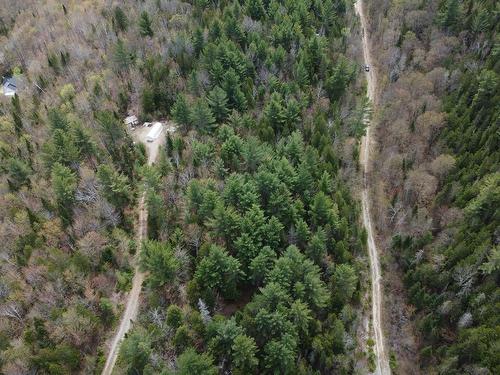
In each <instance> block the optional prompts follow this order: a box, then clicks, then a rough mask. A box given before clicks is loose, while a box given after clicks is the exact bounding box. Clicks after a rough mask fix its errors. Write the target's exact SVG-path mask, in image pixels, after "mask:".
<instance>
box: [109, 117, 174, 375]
mask: <svg viewBox="0 0 500 375" xmlns="http://www.w3.org/2000/svg"><path fill="white" fill-rule="evenodd" d="M149 129H150V128H148V127H141V128H138V129H136V130H134V132H133V133H132V137H133V138H134V140H135V141H136V142H142V143H144V144H145V145H146V150H147V154H148V164H149V165H151V164H153V163H154V161H155V160H156V156H157V155H158V150H159V149H160V145H161V144H162V143H163V141H164V140H165V135H164V134H163V133H162V134H160V136H159V137H158V138H157V139H156V140H155V141H154V142H146V135H147V133H148V132H149ZM164 130H165V129H164ZM145 201H146V196H145V193H144V194H143V195H142V196H141V198H140V199H139V206H138V209H139V221H138V223H137V229H136V230H137V233H136V235H137V243H138V244H139V246H142V241H143V240H144V239H145V238H146V237H147V223H148V210H147V207H146V203H145ZM138 254H139V252H137V255H136V262H135V263H136V264H135V267H134V278H133V279H132V289H130V292H129V294H128V296H127V304H126V306H125V311H124V312H123V315H122V318H121V320H120V325H119V326H118V329H117V330H116V333H115V336H114V337H113V341H112V342H111V346H110V348H109V352H108V357H107V359H106V364H105V365H104V368H103V370H102V375H111V374H112V373H113V368H114V367H115V363H116V360H117V358H118V353H119V351H120V344H121V342H122V340H123V338H124V337H125V335H126V334H127V332H128V331H129V330H130V328H131V326H132V322H133V321H134V320H135V318H136V317H137V312H138V311H139V297H140V295H141V289H142V283H143V281H144V273H142V272H141V271H140V270H139V262H138V259H137V258H138Z"/></svg>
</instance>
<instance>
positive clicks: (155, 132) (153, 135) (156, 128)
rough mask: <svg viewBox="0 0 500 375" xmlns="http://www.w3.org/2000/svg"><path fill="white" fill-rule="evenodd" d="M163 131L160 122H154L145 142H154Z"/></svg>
mask: <svg viewBox="0 0 500 375" xmlns="http://www.w3.org/2000/svg"><path fill="white" fill-rule="evenodd" d="M162 131H163V124H162V123H161V122H155V123H154V124H153V126H152V127H151V130H150V131H149V132H148V134H147V135H146V141H147V142H154V141H156V140H157V139H158V137H159V136H160V134H161V133H162Z"/></svg>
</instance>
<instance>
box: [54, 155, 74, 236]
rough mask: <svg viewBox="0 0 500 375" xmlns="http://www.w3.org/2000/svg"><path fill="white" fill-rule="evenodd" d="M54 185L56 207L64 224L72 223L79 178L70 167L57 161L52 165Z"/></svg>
mask: <svg viewBox="0 0 500 375" xmlns="http://www.w3.org/2000/svg"><path fill="white" fill-rule="evenodd" d="M52 187H53V189H54V195H55V201H56V208H57V212H58V214H59V216H60V217H61V220H62V222H63V224H64V225H66V226H67V225H69V224H71V221H72V217H73V204H74V202H75V192H76V187H77V179H76V176H75V174H74V173H73V172H72V171H71V169H69V168H68V167H65V166H63V165H62V164H59V163H56V164H54V166H53V167H52Z"/></svg>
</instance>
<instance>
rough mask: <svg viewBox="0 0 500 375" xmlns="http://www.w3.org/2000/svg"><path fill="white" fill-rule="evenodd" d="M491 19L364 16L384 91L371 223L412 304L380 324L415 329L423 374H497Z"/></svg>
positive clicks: (448, 14) (492, 10) (461, 14)
mask: <svg viewBox="0 0 500 375" xmlns="http://www.w3.org/2000/svg"><path fill="white" fill-rule="evenodd" d="M498 10H499V8H498V2H496V1H456V0H443V1H426V2H415V1H403V2H398V3H390V2H387V1H374V2H370V5H369V14H370V17H369V18H370V19H371V20H373V22H372V25H371V29H372V31H373V34H372V41H373V43H374V48H375V49H376V50H378V51H379V53H377V54H375V56H376V57H377V58H378V64H377V65H378V66H377V68H378V69H379V71H380V72H381V74H380V75H381V77H383V79H382V80H381V81H382V83H383V84H384V85H385V87H384V88H383V90H382V93H381V94H382V95H381V98H382V102H381V105H382V109H381V111H380V116H379V121H378V123H379V124H378V127H377V129H378V136H377V137H378V140H379V145H380V147H379V156H378V157H377V160H378V162H377V168H376V170H377V175H376V177H375V178H374V181H378V182H379V186H378V188H377V189H376V191H375V194H374V195H375V196H376V197H377V199H376V202H378V207H379V209H378V212H379V214H378V215H376V217H377V218H378V225H379V228H380V229H381V232H382V233H385V234H386V239H387V242H386V246H387V248H388V249H392V255H393V256H394V259H395V260H396V261H397V263H398V264H399V266H400V270H402V275H401V276H402V277H403V280H404V286H405V287H406V291H407V297H408V302H409V304H411V306H409V307H408V308H407V309H403V308H401V306H400V307H399V308H398V309H399V311H394V310H392V311H391V310H390V312H389V314H390V319H389V320H388V323H389V324H388V325H389V326H392V327H395V330H396V329H397V330H399V331H400V332H401V328H400V327H401V325H403V326H404V325H405V322H406V321H408V320H415V326H416V331H417V332H418V334H420V335H421V336H422V339H423V341H422V345H421V347H420V350H419V351H420V360H419V363H420V367H422V369H423V370H422V372H423V373H433V372H437V373H440V374H464V373H467V374H473V373H484V374H494V373H498V372H499V371H500V362H499V358H500V357H499V353H498V347H499V343H500V328H499V327H500V325H499V314H498V304H499V290H500V289H499V285H498V282H499V270H500V268H499V265H500V263H499V262H498V259H499V248H498V234H499V233H498V228H499V223H500V216H499V210H498V207H500V200H499V199H500V185H499V182H500V179H499V176H500V175H499V165H500V153H499V150H500V147H499V144H500V143H499V132H498V129H499V113H500V106H499V103H500V90H499V88H500V86H499V85H500V65H499V61H500V59H499V57H500V55H499V53H500V48H499V47H500V44H499V42H500V40H499V38H498V31H499V29H498V27H499V24H500V22H499V19H498V14H499V13H498ZM379 16H380V17H381V18H379ZM378 19H380V20H382V19H383V20H384V21H383V22H382V21H381V22H380V23H378V22H377V21H376V20H378ZM389 289H390V288H389ZM393 297H395V298H400V296H399V297H398V296H393ZM396 306H398V305H396ZM401 311H403V312H402V313H401ZM396 327H399V328H396ZM393 340H394V341H393V343H394V344H395V345H396V347H395V348H394V350H398V351H399V353H400V354H401V353H404V352H405V349H404V344H403V342H404V340H402V338H401V337H399V338H398V337H396V336H395V335H393ZM407 353H408V352H406V354H403V355H406V356H408V354H407ZM409 360H410V363H413V364H410V365H409V366H410V367H411V366H414V363H415V362H414V361H415V359H414V358H410V359H409ZM398 365H401V361H398ZM405 371H407V372H405ZM409 371H410V370H402V373H408V372H409Z"/></svg>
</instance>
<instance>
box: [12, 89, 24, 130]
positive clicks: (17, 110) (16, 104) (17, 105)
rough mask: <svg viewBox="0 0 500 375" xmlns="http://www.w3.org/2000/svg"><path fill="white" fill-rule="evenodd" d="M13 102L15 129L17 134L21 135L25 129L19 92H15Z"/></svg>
mask: <svg viewBox="0 0 500 375" xmlns="http://www.w3.org/2000/svg"><path fill="white" fill-rule="evenodd" d="M11 103H12V119H13V121H14V129H15V130H16V134H17V136H18V137H19V136H20V135H21V132H22V131H23V120H22V112H21V102H20V100H19V96H18V95H17V94H14V96H13V97H12V100H11Z"/></svg>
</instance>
